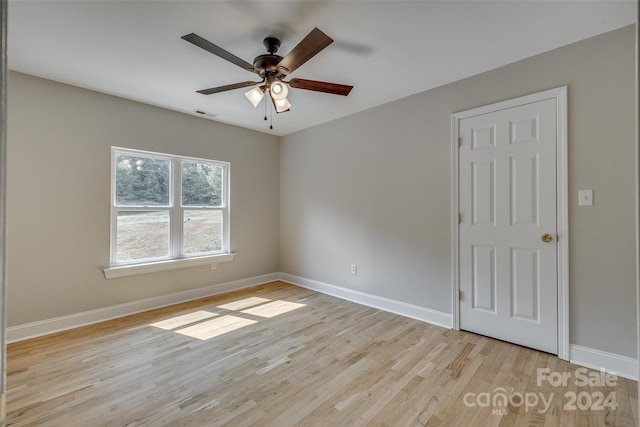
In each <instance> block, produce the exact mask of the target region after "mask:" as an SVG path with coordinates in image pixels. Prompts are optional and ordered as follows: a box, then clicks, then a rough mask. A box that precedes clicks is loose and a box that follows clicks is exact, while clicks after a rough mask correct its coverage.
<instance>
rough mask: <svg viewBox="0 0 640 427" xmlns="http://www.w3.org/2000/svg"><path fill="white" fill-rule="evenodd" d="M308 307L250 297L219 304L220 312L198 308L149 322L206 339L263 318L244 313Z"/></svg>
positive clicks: (268, 314)
mask: <svg viewBox="0 0 640 427" xmlns="http://www.w3.org/2000/svg"><path fill="white" fill-rule="evenodd" d="M305 306H306V304H301V303H296V302H291V301H282V300H276V301H272V300H270V299H267V298H260V297H250V298H244V299H241V300H238V301H233V302H230V303H227V304H222V305H218V306H216V307H215V308H216V309H219V310H216V311H219V312H211V311H206V310H198V311H194V312H191V313H187V314H181V315H179V316H174V317H171V318H169V319H164V320H161V321H158V322H154V323H150V324H149V325H150V326H154V327H156V328H160V329H163V330H166V331H173V332H175V333H177V334H180V335H185V336H188V337H191V338H196V339H199V340H203V341H204V340H208V339H211V338H214V337H217V336H220V335H223V334H226V333H227V332H231V331H235V330H236V329H240V328H243V327H245V326H249V325H253V324H254V323H258V322H259V321H260V320H261V319H251V318H247V317H240V316H241V315H242V314H243V315H245V316H246V315H249V316H254V317H258V318H260V317H261V318H264V319H270V318H273V317H276V316H278V315H281V314H284V313H288V312H290V311H293V310H296V309H298V308H301V307H305ZM229 312H230V313H229ZM234 314H237V315H234Z"/></svg>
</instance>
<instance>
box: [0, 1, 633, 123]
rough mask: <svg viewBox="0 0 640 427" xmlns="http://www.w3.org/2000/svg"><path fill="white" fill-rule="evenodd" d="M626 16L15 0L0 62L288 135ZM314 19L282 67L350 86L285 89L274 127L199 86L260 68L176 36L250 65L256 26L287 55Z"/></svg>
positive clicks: (383, 4) (624, 8)
mask: <svg viewBox="0 0 640 427" xmlns="http://www.w3.org/2000/svg"><path fill="white" fill-rule="evenodd" d="M635 21H636V3H635V1H484V0H476V1H409V2H404V1H242V2H241V1H231V0H228V1H95V0H82V1H56V0H48V1H42V2H40V1H23V0H18V1H10V2H9V22H8V25H9V27H8V32H9V38H8V45H9V68H10V69H12V70H16V71H20V72H24V73H28V74H32V75H35V76H40V77H44V78H48V79H51V80H56V81H60V82H64V83H69V84H72V85H76V86H80V87H84V88H88V89H93V90H96V91H100V92H104V93H108V94H113V95H117V96H120V97H124V98H128V99H133V100H137V101H141V102H145V103H148V104H152V105H157V106H161V107H165V108H169V109H172V110H176V111H181V112H185V113H189V114H192V112H193V111H194V110H196V109H200V110H204V111H206V112H210V113H214V114H217V117H216V118H215V119H213V120H217V121H220V122H224V123H230V124H234V125H237V126H242V127H245V128H250V129H255V130H258V131H261V132H266V133H272V134H275V135H286V134H289V133H292V132H295V131H298V130H301V129H305V128H308V127H311V126H314V125H317V124H320V123H324V122H327V121H330V120H333V119H336V118H339V117H343V116H346V115H349V114H353V113H355V112H358V111H362V110H365V109H368V108H371V107H374V106H377V105H381V104H384V103H387V102H390V101H393V100H395V99H399V98H403V97H406V96H409V95H412V94H415V93H418V92H422V91H425V90H428V89H430V88H433V87H436V86H440V85H443V84H446V83H449V82H453V81H456V80H460V79H462V78H465V77H468V76H472V75H474V74H478V73H481V72H483V71H487V70H490V69H493V68H496V67H499V66H502V65H505V64H508V63H511V62H514V61H518V60H520V59H523V58H526V57H529V56H532V55H536V54H539V53H542V52H545V51H547V50H551V49H554V48H557V47H560V46H563V45H566V44H569V43H573V42H575V41H578V40H581V39H584V38H588V37H591V36H594V35H597V34H601V33H604V32H607V31H611V30H614V29H616V28H620V27H623V26H626V25H629V24H633V23H635ZM314 27H318V28H319V29H321V30H322V31H323V32H325V33H326V34H327V35H329V36H330V37H332V38H333V39H334V40H335V41H334V43H333V44H332V45H330V46H328V47H327V48H326V49H324V50H323V51H322V52H320V53H319V54H318V55H316V56H315V57H313V58H312V59H311V60H310V61H309V62H307V63H306V64H304V65H302V66H301V67H300V68H298V70H296V71H295V72H294V73H293V74H291V76H290V77H292V78H293V77H299V78H303V79H311V80H322V81H328V82H333V83H342V84H349V85H353V86H354V89H353V91H352V92H351V94H350V95H349V96H348V97H342V96H337V95H329V94H324V93H320V92H312V91H306V90H300V89H291V90H290V92H289V97H288V98H289V100H290V101H291V103H292V104H293V107H292V108H291V111H289V112H287V113H283V114H278V115H276V114H275V113H274V117H273V126H274V129H273V130H270V129H269V125H268V122H265V121H264V120H263V117H264V101H263V102H262V103H261V104H260V105H259V106H258V108H256V109H254V108H253V107H252V106H251V105H250V104H249V102H248V101H247V100H246V98H245V97H244V96H243V93H244V91H246V90H247V89H237V90H233V91H229V92H225V93H219V94H214V95H201V94H198V93H196V92H195V91H196V90H198V89H205V88H209V87H214V86H221V85H226V84H231V83H237V82H242V81H246V80H251V79H253V78H255V77H257V76H256V75H255V74H252V73H249V72H247V71H244V70H242V69H241V68H239V67H237V66H236V65H233V64H231V63H229V62H226V61H224V60H223V59H221V58H219V57H217V56H215V55H213V54H211V53H209V52H207V51H205V50H203V49H200V48H198V47H195V46H193V45H192V44H190V43H188V42H186V41H184V40H182V39H181V38H180V37H181V36H183V35H185V34H188V33H191V32H194V33H196V34H198V35H200V36H202V37H204V38H205V39H207V40H209V41H211V42H212V43H214V44H217V45H218V46H220V47H222V48H224V49H226V50H227V51H229V52H231V53H233V54H235V55H236V56H239V57H240V58H242V59H244V60H246V61H248V62H253V58H254V57H256V56H257V55H261V54H264V53H266V50H265V49H264V47H263V45H262V39H263V38H264V37H266V36H269V35H275V36H278V37H279V38H281V40H282V46H281V47H280V50H279V51H278V54H280V55H282V56H285V55H286V53H288V52H289V51H290V50H291V49H292V48H293V47H294V46H295V45H296V44H297V43H298V42H299V41H300V40H301V39H302V38H303V37H304V36H305V35H306V34H307V33H309V31H311V30H312V29H313V28H314ZM594 59H595V58H594ZM256 80H258V79H257V78H256ZM203 120H207V119H205V118H203Z"/></svg>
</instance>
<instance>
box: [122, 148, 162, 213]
mask: <svg viewBox="0 0 640 427" xmlns="http://www.w3.org/2000/svg"><path fill="white" fill-rule="evenodd" d="M170 180H171V161H170V160H160V159H153V158H150V157H141V156H132V155H129V154H117V155H116V205H118V206H169V191H170Z"/></svg>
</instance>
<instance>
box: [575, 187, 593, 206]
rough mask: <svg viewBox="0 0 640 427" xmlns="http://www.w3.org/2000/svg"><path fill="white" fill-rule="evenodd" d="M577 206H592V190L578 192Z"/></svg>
mask: <svg viewBox="0 0 640 427" xmlns="http://www.w3.org/2000/svg"><path fill="white" fill-rule="evenodd" d="M578 206H593V190H578Z"/></svg>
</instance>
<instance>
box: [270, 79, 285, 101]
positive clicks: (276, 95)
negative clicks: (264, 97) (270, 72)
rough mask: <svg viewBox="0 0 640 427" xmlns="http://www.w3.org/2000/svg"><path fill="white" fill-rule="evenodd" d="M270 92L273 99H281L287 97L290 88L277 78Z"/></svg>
mask: <svg viewBox="0 0 640 427" xmlns="http://www.w3.org/2000/svg"><path fill="white" fill-rule="evenodd" d="M270 93H271V97H272V98H273V99H275V100H276V101H279V100H282V99H285V98H286V97H287V95H288V94H289V88H288V87H287V85H286V84H284V83H283V82H281V81H279V80H276V81H274V82H273V83H271V88H270Z"/></svg>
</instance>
